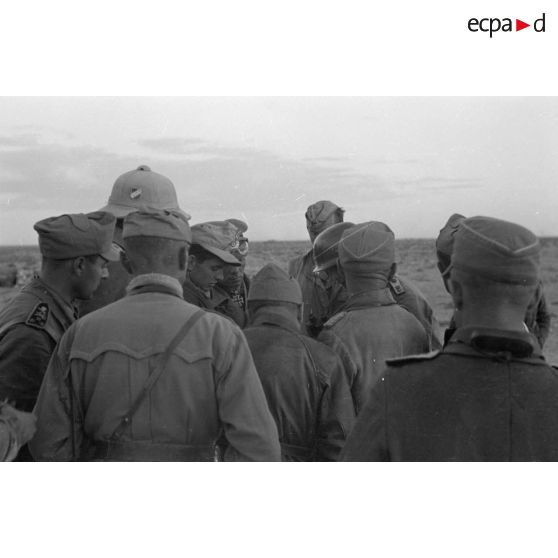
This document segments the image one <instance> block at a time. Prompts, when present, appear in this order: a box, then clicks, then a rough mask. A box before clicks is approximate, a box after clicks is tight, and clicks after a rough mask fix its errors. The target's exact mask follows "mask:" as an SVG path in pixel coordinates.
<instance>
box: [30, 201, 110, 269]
mask: <svg viewBox="0 0 558 558" xmlns="http://www.w3.org/2000/svg"><path fill="white" fill-rule="evenodd" d="M115 224H116V218H115V217H114V215H111V214H110V213H107V212H106V211H94V212H93V213H86V214H84V213H75V214H65V215H60V216H58V217H48V218H47V219H43V220H42V221H38V222H37V223H35V225H34V226H33V228H34V229H35V230H36V231H37V232H38V233H39V249H40V251H41V254H42V255H43V256H44V257H45V258H52V259H53V260H67V259H70V258H77V257H79V256H94V255H96V254H98V255H99V256H102V257H103V258H105V260H109V261H117V260H119V259H120V253H119V251H118V250H117V249H116V248H115V247H114V246H113V243H112V238H113V235H114V225H115Z"/></svg>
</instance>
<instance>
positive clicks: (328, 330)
mask: <svg viewBox="0 0 558 558" xmlns="http://www.w3.org/2000/svg"><path fill="white" fill-rule="evenodd" d="M394 263H395V248H394V236H393V233H392V232H391V231H388V230H386V229H383V228H379V227H378V226H377V224H376V223H362V224H360V225H355V226H354V227H352V228H351V229H348V230H346V231H345V232H344V233H343V236H342V237H341V241H340V243H339V264H340V266H341V269H342V271H343V274H344V275H345V282H346V285H347V292H348V295H349V298H348V300H347V302H346V304H345V306H344V307H343V311H342V312H340V313H339V314H336V315H335V316H334V317H333V318H331V319H330V320H329V321H328V322H326V324H325V326H324V329H323V330H322V332H321V333H320V335H319V336H318V340H320V341H323V342H324V343H326V344H327V345H329V346H330V347H332V348H333V349H334V350H335V351H336V352H337V353H338V354H339V355H340V356H341V358H342V360H343V363H344V365H345V368H346V370H347V371H348V374H349V383H350V385H351V393H352V396H353V402H354V406H355V411H356V413H357V414H358V413H359V411H360V409H361V408H362V407H363V405H364V403H365V402H366V400H367V399H368V396H369V393H370V390H371V388H372V386H373V385H374V383H375V382H376V381H377V380H378V378H379V375H380V372H381V370H382V366H383V362H384V361H385V359H387V358H393V357H396V356H404V355H409V354H417V353H423V352H426V351H427V350H428V346H429V344H428V337H427V335H426V332H425V330H424V328H423V327H422V325H421V324H420V322H419V321H418V320H417V319H416V318H415V317H414V316H413V315H412V314H411V313H410V312H408V311H407V310H404V309H403V308H401V307H400V306H398V305H397V303H396V302H395V299H394V298H393V296H392V294H391V292H390V289H389V286H388V281H389V278H390V277H391V274H392V271H393V264H394Z"/></svg>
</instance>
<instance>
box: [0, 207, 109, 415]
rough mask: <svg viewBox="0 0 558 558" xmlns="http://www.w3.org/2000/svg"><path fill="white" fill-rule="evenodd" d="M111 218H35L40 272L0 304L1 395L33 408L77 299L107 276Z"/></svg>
mask: <svg viewBox="0 0 558 558" xmlns="http://www.w3.org/2000/svg"><path fill="white" fill-rule="evenodd" d="M114 223H115V219H114V217H113V216H112V215H110V214H109V213H105V212H95V213H88V214H86V215H83V214H78V215H61V216H59V217H50V218H48V219H43V220H42V221H39V222H38V223H35V226H34V228H35V230H36V231H37V232H38V234H39V249H40V252H41V256H42V263H41V272H40V275H39V276H38V277H35V278H34V279H33V280H32V281H31V282H30V283H29V284H28V285H26V286H25V287H24V288H23V289H22V290H21V292H20V293H18V294H17V295H16V296H15V297H14V298H13V299H12V300H11V301H10V302H9V303H8V304H7V305H6V306H5V307H4V308H3V309H2V310H0V361H1V362H2V367H1V368H0V399H8V400H9V401H13V402H14V404H15V406H16V407H17V408H18V409H19V410H22V411H32V410H33V406H34V405H35V401H36V399H37V395H38V393H39V388H40V386H41V381H42V379H43V375H44V373H45V370H46V367H47V364H48V361H49V359H50V356H51V354H52V351H53V350H54V347H55V346H56V344H57V343H58V341H59V340H60V338H61V337H62V334H63V333H64V331H66V329H68V327H69V326H70V324H72V323H73V322H74V321H75V320H76V319H77V310H76V307H75V306H74V302H75V300H76V299H87V298H90V297H91V296H92V294H93V292H94V291H95V289H96V288H97V287H98V286H99V283H100V281H101V279H103V278H106V277H107V262H108V261H114V260H116V259H118V257H119V255H118V252H117V251H116V250H115V249H114V248H113V247H112V235H113V231H114Z"/></svg>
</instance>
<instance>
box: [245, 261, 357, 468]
mask: <svg viewBox="0 0 558 558" xmlns="http://www.w3.org/2000/svg"><path fill="white" fill-rule="evenodd" d="M301 305H302V293H301V291H300V286H299V285H298V283H297V281H296V280H295V279H294V278H292V277H291V278H289V276H288V275H287V274H286V273H285V272H284V271H283V270H282V269H280V268H279V267H278V266H277V265H275V264H272V263H270V264H267V265H266V266H264V267H263V268H262V269H261V270H260V271H259V272H258V273H257V274H256V275H255V277H254V279H253V282H252V288H251V290H250V294H249V296H248V308H249V313H250V323H249V326H248V327H247V328H246V329H245V330H244V334H245V336H246V339H247V340H248V345H249V346H250V350H251V351H252V356H253V357H254V362H255V364H256V369H257V370H258V374H259V376H260V379H261V381H262V385H263V388H264V391H265V394H266V396H267V401H268V404H269V408H270V409H271V412H272V414H273V416H274V418H275V422H276V423H277V427H278V429H279V440H280V442H281V451H282V454H283V461H336V460H337V459H338V457H339V452H340V450H341V448H342V447H343V444H344V442H345V439H346V437H347V434H348V433H349V432H350V430H351V427H352V423H353V419H354V409H353V402H352V399H351V392H350V389H349V385H348V383H347V377H346V374H345V371H344V370H343V365H342V363H341V360H340V359H339V357H338V356H337V355H336V354H335V353H334V352H333V351H332V350H331V349H330V348H329V347H326V346H325V345H323V344H322V343H319V342H318V341H315V340H314V339H311V338H309V337H307V336H306V335H304V334H302V333H301V331H300V321H299V320H300V314H301V312H300V311H301Z"/></svg>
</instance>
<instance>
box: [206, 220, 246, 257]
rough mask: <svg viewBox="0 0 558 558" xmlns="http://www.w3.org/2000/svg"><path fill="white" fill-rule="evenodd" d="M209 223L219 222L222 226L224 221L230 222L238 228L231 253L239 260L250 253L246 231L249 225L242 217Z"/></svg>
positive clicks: (215, 222)
mask: <svg viewBox="0 0 558 558" xmlns="http://www.w3.org/2000/svg"><path fill="white" fill-rule="evenodd" d="M208 223H212V224H217V225H218V226H220V225H221V224H222V223H229V224H231V225H232V226H233V227H234V228H235V229H236V235H235V237H236V244H235V246H232V247H231V249H230V252H231V254H234V255H235V256H236V257H237V258H238V259H239V260H242V258H243V257H245V256H246V255H247V254H248V238H247V237H246V236H244V233H245V232H246V231H247V230H248V225H247V224H246V223H245V222H244V221H241V220H240V219H225V221H208Z"/></svg>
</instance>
